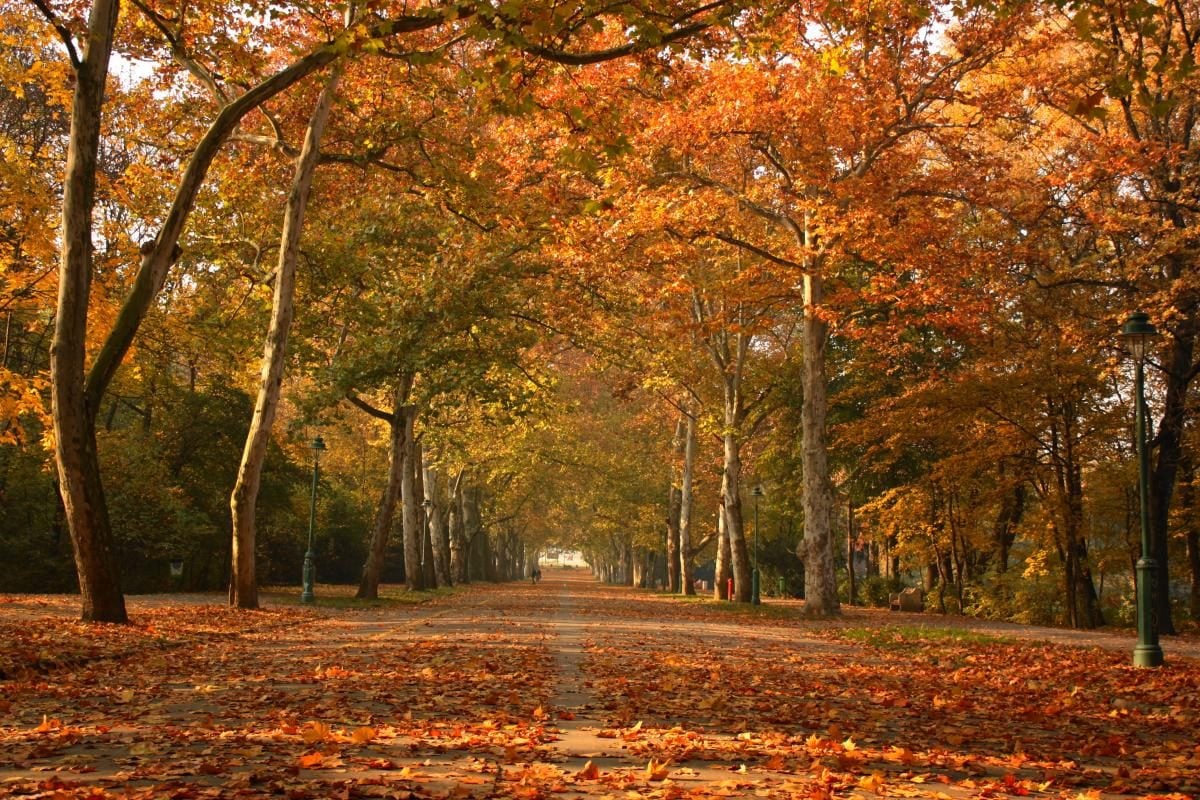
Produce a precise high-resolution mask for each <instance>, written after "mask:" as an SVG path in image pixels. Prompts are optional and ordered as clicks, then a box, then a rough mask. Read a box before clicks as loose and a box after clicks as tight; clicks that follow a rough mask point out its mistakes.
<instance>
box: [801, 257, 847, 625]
mask: <svg viewBox="0 0 1200 800" xmlns="http://www.w3.org/2000/svg"><path fill="white" fill-rule="evenodd" d="M823 300H824V297H823V287H822V283H821V276H820V274H817V273H813V274H807V275H805V276H804V326H803V331H802V333H801V350H802V354H803V359H804V366H803V373H802V380H801V383H802V387H803V388H802V390H803V392H804V399H803V402H802V404H801V408H800V426H801V436H802V441H801V450H802V454H801V461H802V469H803V475H804V487H803V492H802V495H801V498H802V507H803V511H804V552H803V553H799V555H800V557H801V558H802V559H803V560H804V611H803V613H804V614H805V615H806V616H810V617H829V616H834V615H836V614H838V613H839V612H840V610H841V609H840V605H839V603H838V596H837V574H836V571H835V566H834V558H833V531H832V528H831V525H830V518H831V516H832V509H833V490H832V488H831V486H830V483H829V464H828V461H827V457H826V451H827V448H828V445H827V442H826V431H825V417H826V412H827V410H828V405H827V401H826V396H825V391H826V379H825V345H826V343H827V341H828V331H827V330H826V325H825V321H824V320H822V319H821V318H820V316H819V311H820V307H821V303H822V302H823Z"/></svg>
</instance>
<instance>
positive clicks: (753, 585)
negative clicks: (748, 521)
mask: <svg viewBox="0 0 1200 800" xmlns="http://www.w3.org/2000/svg"><path fill="white" fill-rule="evenodd" d="M750 494H752V495H754V571H753V572H752V573H751V574H750V602H751V603H752V604H754V605H758V604H760V603H761V602H762V595H760V594H759V577H758V498H760V497H762V496H763V487H762V484H761V483H759V484H756V485H755V486H754V489H753V490H752V491H751V492H750Z"/></svg>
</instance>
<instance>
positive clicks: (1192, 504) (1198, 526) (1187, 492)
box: [1179, 452, 1200, 620]
mask: <svg viewBox="0 0 1200 800" xmlns="http://www.w3.org/2000/svg"><path fill="white" fill-rule="evenodd" d="M1179 469H1180V475H1179V506H1180V511H1181V514H1180V516H1181V517H1182V518H1183V529H1184V533H1185V538H1186V540H1187V560H1188V575H1189V577H1190V587H1189V588H1190V591H1189V592H1188V616H1190V617H1191V618H1192V619H1193V620H1200V519H1198V518H1197V508H1196V483H1195V481H1196V467H1195V464H1194V463H1193V461H1192V459H1191V456H1190V454H1189V453H1186V452H1185V453H1184V457H1183V458H1182V459H1181V460H1180V462H1179Z"/></svg>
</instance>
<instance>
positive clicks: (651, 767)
mask: <svg viewBox="0 0 1200 800" xmlns="http://www.w3.org/2000/svg"><path fill="white" fill-rule="evenodd" d="M639 724H640V723H639ZM670 774H671V760H670V759H667V760H666V761H664V762H662V763H661V764H660V763H659V762H657V761H656V760H654V759H653V758H652V759H650V763H649V764H647V765H646V772H645V777H646V780H648V781H661V780H665V779H666V777H667V776H668V775H670Z"/></svg>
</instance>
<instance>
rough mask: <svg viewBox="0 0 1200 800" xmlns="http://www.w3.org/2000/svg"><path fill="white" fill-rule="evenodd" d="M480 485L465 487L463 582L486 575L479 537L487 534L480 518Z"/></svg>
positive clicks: (480, 578)
mask: <svg viewBox="0 0 1200 800" xmlns="http://www.w3.org/2000/svg"><path fill="white" fill-rule="evenodd" d="M480 499H481V498H480V490H479V487H477V486H473V485H468V486H466V488H464V489H463V501H462V507H463V535H464V540H463V544H464V547H463V570H464V572H463V578H462V579H461V580H462V582H466V581H472V580H482V579H483V578H484V577H486V576H485V570H484V568H483V562H481V561H480V558H481V557H482V556H481V553H482V552H483V549H482V548H481V546H480V542H479V539H480V538H483V537H485V536H486V534H485V533H484V532H483V526H482V524H481V522H480V519H479V503H480Z"/></svg>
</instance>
